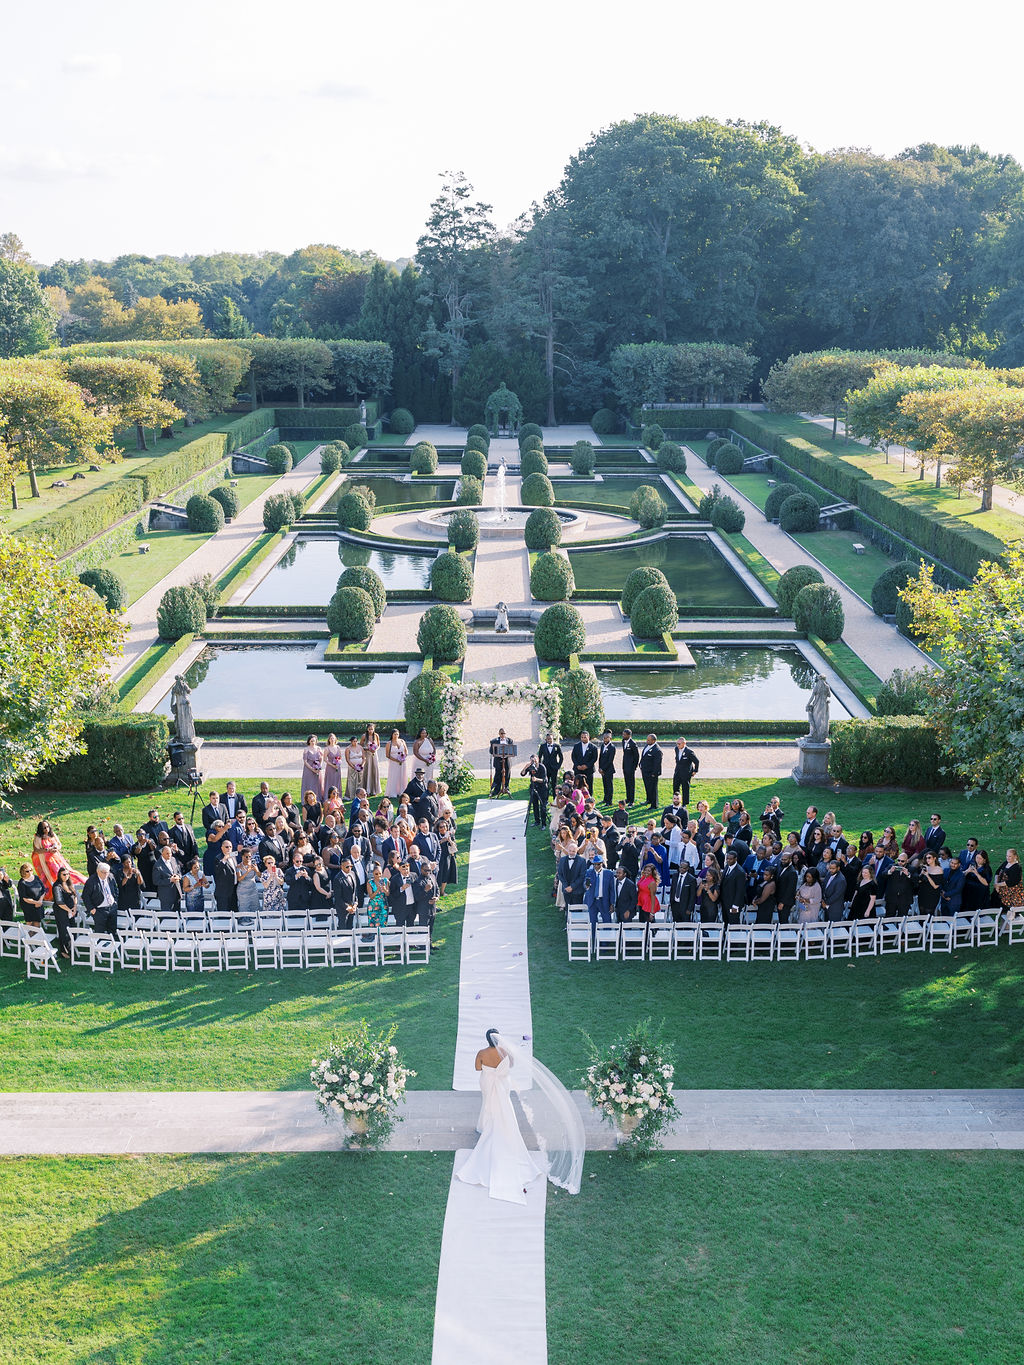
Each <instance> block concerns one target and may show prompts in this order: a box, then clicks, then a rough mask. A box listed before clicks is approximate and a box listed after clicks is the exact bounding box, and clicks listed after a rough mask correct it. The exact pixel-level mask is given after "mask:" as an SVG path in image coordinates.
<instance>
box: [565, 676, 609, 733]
mask: <svg viewBox="0 0 1024 1365" xmlns="http://www.w3.org/2000/svg"><path fill="white" fill-rule="evenodd" d="M554 681H555V686H556V687H557V688H558V690H559V692H561V694H562V715H561V733H562V734H563V735H578V734H579V733H580V731H582V730H586V731H587V732H588V733H589V734H591V735H599V734H600V733H601V731H602V730H603V729H604V698H603V697H602V696H601V686H600V684H599V683H598V681H597V679H596V678H595V677H594V675H593V673H591V671H590V670H589V669H588V668H569V669H566V671H565V672H564V673H559V674H557V675H556V676H555V680H554Z"/></svg>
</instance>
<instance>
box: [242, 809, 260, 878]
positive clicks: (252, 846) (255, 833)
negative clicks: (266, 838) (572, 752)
mask: <svg viewBox="0 0 1024 1365" xmlns="http://www.w3.org/2000/svg"><path fill="white" fill-rule="evenodd" d="M243 850H248V852H249V856H250V858H251V859H252V862H253V865H254V866H256V865H257V864H258V863H259V856H260V832H259V829H258V828H257V826H256V821H255V819H254V818H253V816H251V815H248V816H246V820H245V828H244V830H243V831H242V837H241V838H240V839H239V841H238V852H239V853H242V852H243Z"/></svg>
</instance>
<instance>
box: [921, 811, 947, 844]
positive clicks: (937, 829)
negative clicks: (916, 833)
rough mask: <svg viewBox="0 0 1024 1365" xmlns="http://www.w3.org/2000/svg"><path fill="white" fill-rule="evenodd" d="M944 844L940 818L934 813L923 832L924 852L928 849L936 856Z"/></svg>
mask: <svg viewBox="0 0 1024 1365" xmlns="http://www.w3.org/2000/svg"><path fill="white" fill-rule="evenodd" d="M945 842H946V831H945V830H944V829H943V828H942V816H941V815H939V814H938V813H937V812H936V814H934V815H933V816H932V818H931V820H930V821H929V822H928V828H927V829H926V830H925V832H924V846H925V849H926V850H927V849H930V850H931V851H932V853H935V854H938V852H939V849H940V848H941V847H942V846H943V844H944V843H945Z"/></svg>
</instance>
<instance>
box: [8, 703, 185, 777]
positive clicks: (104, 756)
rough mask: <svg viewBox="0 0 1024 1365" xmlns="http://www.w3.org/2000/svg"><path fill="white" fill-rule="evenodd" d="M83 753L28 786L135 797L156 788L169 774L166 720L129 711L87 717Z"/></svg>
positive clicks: (83, 735)
mask: <svg viewBox="0 0 1024 1365" xmlns="http://www.w3.org/2000/svg"><path fill="white" fill-rule="evenodd" d="M82 739H83V740H84V741H85V746H86V748H85V753H83V754H75V755H74V756H73V757H71V758H67V759H65V760H64V761H63V762H62V763H57V764H55V765H54V766H53V767H52V768H46V769H44V770H43V771H42V772H41V773H39V774H38V776H36V777H34V778H33V779H32V782H31V785H32V786H35V787H46V788H48V789H52V790H54V791H78V792H82V791H98V790H103V789H116V790H117V791H122V792H123V791H124V789H125V787H126V786H130V787H131V788H132V789H133V790H135V791H148V790H150V789H152V788H153V787H159V785H160V783H161V782H162V781H163V779H164V773H165V772H166V771H167V740H168V726H167V719H166V717H164V716H158V715H154V714H153V713H151V712H142V713H140V714H136V713H135V712H132V711H111V712H105V713H95V714H93V713H90V714H89V715H88V716H87V717H86V719H85V723H84V725H83V727H82Z"/></svg>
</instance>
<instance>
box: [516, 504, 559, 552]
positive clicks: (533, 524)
mask: <svg viewBox="0 0 1024 1365" xmlns="http://www.w3.org/2000/svg"><path fill="white" fill-rule="evenodd" d="M523 535H524V537H525V538H526V548H527V549H528V550H550V549H551V547H552V546H553V545H558V544H560V543H561V540H562V523H561V521H560V520H559V516H558V513H557V512H556V511H554V510H553V508H550V507H535V508H534V509H533V511H532V512H531V513H530V515H529V516H528V517H527V518H526V526H525V527H524V529H523Z"/></svg>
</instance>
